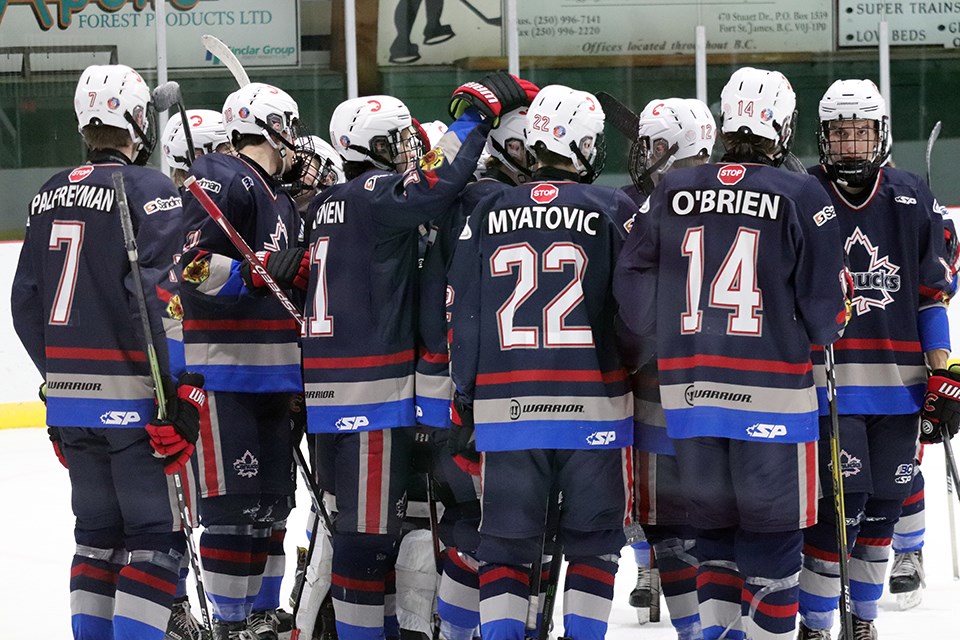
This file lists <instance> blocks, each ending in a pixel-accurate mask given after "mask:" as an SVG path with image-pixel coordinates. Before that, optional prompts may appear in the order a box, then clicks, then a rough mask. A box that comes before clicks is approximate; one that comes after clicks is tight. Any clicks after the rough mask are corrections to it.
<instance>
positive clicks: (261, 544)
mask: <svg viewBox="0 0 960 640" xmlns="http://www.w3.org/2000/svg"><path fill="white" fill-rule="evenodd" d="M272 534H273V530H272V529H271V527H270V525H269V524H267V525H264V524H262V523H258V524H255V525H254V526H253V539H252V541H251V545H250V565H249V567H248V568H247V615H250V612H252V611H254V610H255V606H254V604H255V603H256V602H257V600H259V599H260V591H261V589H262V588H263V572H264V571H265V570H266V568H267V559H268V558H269V556H270V538H271V536H272ZM281 571H282V569H281ZM279 595H280V594H279V592H278V593H277V606H279V605H280V598H279ZM269 598H270V594H269V593H268V594H266V595H265V596H264V598H263V600H264V601H267V600H269ZM274 609H276V607H274ZM258 610H259V611H263V609H258Z"/></svg>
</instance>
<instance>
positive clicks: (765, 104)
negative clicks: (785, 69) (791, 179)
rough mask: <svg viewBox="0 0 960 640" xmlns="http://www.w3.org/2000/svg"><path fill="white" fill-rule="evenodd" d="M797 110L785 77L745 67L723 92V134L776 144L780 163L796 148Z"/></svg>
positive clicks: (739, 70) (721, 101)
mask: <svg viewBox="0 0 960 640" xmlns="http://www.w3.org/2000/svg"><path fill="white" fill-rule="evenodd" d="M796 110H797V96H796V94H795V93H794V92H793V88H792V87H791V86H790V82H789V81H788V80H787V78H786V77H785V76H784V75H783V74H782V73H780V72H779V71H767V70H765V69H754V68H753V67H743V68H740V69H737V70H736V71H734V72H733V75H731V76H730V80H728V81H727V84H726V85H725V86H724V87H723V90H722V91H721V92H720V130H721V131H722V132H723V133H746V134H752V135H754V136H758V137H760V138H765V139H767V140H773V141H774V142H776V143H777V145H778V147H779V148H778V151H777V153H776V154H775V155H774V161H775V162H780V161H782V159H783V156H784V155H786V153H787V152H788V151H790V146H791V145H792V144H793V134H794V121H795V120H796Z"/></svg>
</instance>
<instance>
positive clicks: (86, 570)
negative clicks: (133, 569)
mask: <svg viewBox="0 0 960 640" xmlns="http://www.w3.org/2000/svg"><path fill="white" fill-rule="evenodd" d="M126 560H127V553H126V552H125V551H124V550H123V549H98V548H94V547H87V546H83V545H77V552H76V555H74V556H73V563H72V566H71V568H70V614H71V625H72V626H73V637H74V638H110V637H112V636H113V610H114V598H115V596H116V591H117V581H118V580H119V578H120V569H121V568H122V567H123V565H124V563H126Z"/></svg>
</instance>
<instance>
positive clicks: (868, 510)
mask: <svg viewBox="0 0 960 640" xmlns="http://www.w3.org/2000/svg"><path fill="white" fill-rule="evenodd" d="M902 505H903V502H902V501H901V500H888V499H884V498H871V499H870V500H867V504H866V506H865V508H864V510H865V513H864V519H863V526H864V527H866V526H867V525H886V524H890V525H892V524H894V523H895V522H896V521H897V520H898V519H899V518H900V510H901V508H902Z"/></svg>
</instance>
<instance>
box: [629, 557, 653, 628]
mask: <svg viewBox="0 0 960 640" xmlns="http://www.w3.org/2000/svg"><path fill="white" fill-rule="evenodd" d="M652 600H653V597H652V593H651V590H650V568H649V567H637V584H636V586H635V587H634V588H633V591H631V592H630V600H629V603H630V606H631V607H633V608H634V609H636V610H637V622H638V623H640V624H646V623H648V622H650V604H651V602H652Z"/></svg>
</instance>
